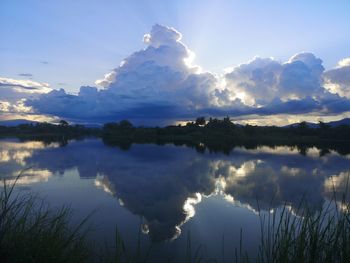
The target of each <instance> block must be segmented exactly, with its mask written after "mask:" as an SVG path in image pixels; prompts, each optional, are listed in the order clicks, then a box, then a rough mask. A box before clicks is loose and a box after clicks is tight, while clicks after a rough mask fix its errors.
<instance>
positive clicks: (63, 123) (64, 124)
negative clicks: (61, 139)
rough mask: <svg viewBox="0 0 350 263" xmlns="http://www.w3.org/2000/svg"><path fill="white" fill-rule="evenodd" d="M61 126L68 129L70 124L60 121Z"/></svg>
mask: <svg viewBox="0 0 350 263" xmlns="http://www.w3.org/2000/svg"><path fill="white" fill-rule="evenodd" d="M59 125H60V126H63V127H67V126H68V125H69V123H68V122H67V121H65V120H60V122H59Z"/></svg>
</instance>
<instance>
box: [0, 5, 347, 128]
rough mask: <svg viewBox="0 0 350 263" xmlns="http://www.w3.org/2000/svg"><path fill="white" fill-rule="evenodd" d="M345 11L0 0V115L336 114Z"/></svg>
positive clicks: (340, 110)
mask: <svg viewBox="0 0 350 263" xmlns="http://www.w3.org/2000/svg"><path fill="white" fill-rule="evenodd" d="M349 12H350V2H349V1H337V0H335V1H322V0H319V1H314V0H310V1H298V0H297V1H277V0H270V1H243V0H242V1H234V0H218V1H210V0H201V1H199V0H193V1H188V0H187V1H185V0H180V1H179V0H176V1H172V0H169V1H160V0H159V1H133V0H128V1H126V0H125V1H117V0H114V1H112V0H108V1H106V0H105V1H104V0H102V1H101V0H100V1H80V0H76V1H66V0H61V1H35V0H27V1H24V0H22V1H20V0H1V1H0V34H1V36H2V37H1V41H0V119H2V120H4V119H16V118H17V119H18V118H26V119H35V120H46V119H47V120H49V119H51V120H53V119H59V118H65V119H68V120H70V121H72V122H86V123H88V122H97V123H102V122H105V121H111V120H116V121H117V120H120V119H123V118H129V119H132V120H134V121H135V122H136V123H140V124H147V123H150V124H152V123H161V122H164V121H165V120H166V122H174V121H175V122H176V121H182V120H187V119H191V118H193V117H195V116H198V115H205V116H225V115H229V116H232V117H233V118H234V119H237V120H239V121H241V122H249V123H253V124H255V123H256V124H276V125H284V124H285V123H286V122H288V123H289V122H294V121H300V120H308V121H318V120H326V121H327V120H334V119H340V118H343V117H348V116H350V115H349V111H350V102H348V99H349V98H350V77H349V74H350V69H349V68H350V60H347V58H349V57H350V48H349V47H350V30H349V28H350V16H349V15H348V14H349ZM147 34H149V39H148V41H147V37H146V38H145V37H144V36H145V35H147ZM189 57H190V58H192V60H191V59H189ZM123 61H124V62H123ZM184 61H185V62H184ZM125 62H126V63H125ZM183 62H184V63H183ZM121 63H122V64H121ZM123 63H124V65H123ZM108 73H111V74H109V75H107V77H105V74H108ZM99 80H100V81H99ZM67 105H68V106H70V107H67ZM68 108H69V110H68ZM271 116H273V118H272V119H271Z"/></svg>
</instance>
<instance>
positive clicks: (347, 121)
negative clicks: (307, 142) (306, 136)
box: [327, 118, 350, 127]
mask: <svg viewBox="0 0 350 263" xmlns="http://www.w3.org/2000/svg"><path fill="white" fill-rule="evenodd" d="M327 124H329V125H331V126H332V127H336V126H340V125H350V118H345V119H342V120H339V121H331V122H328V123H327Z"/></svg>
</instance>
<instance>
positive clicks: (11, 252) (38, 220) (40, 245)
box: [0, 178, 91, 263]
mask: <svg viewBox="0 0 350 263" xmlns="http://www.w3.org/2000/svg"><path fill="white" fill-rule="evenodd" d="M17 180H18V178H17ZM14 186H15V183H14V184H12V185H10V186H8V185H7V184H6V182H5V181H4V184H3V190H2V192H1V194H0V261H1V262H3V263H6V262H11V263H17V262H26V263H31V262H33V263H34V262H35V263H38V262H87V261H88V260H87V259H89V258H90V257H91V251H90V249H89V247H88V245H87V241H86V231H84V230H83V226H84V225H85V223H86V220H87V219H85V220H83V221H82V222H81V223H80V224H79V225H77V226H75V227H71V224H70V218H71V210H70V209H69V208H68V207H62V208H60V209H59V210H55V211H52V210H50V209H49V208H48V207H47V205H45V203H44V202H43V201H41V200H40V199H39V198H37V197H34V196H32V195H16V196H15V195H14V192H13V191H14Z"/></svg>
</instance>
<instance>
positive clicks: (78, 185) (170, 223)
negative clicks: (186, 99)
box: [0, 139, 350, 261]
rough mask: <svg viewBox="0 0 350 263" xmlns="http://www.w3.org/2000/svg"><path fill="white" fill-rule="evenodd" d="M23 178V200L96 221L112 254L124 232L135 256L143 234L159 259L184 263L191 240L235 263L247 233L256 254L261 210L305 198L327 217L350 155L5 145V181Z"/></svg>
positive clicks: (0, 160)
mask: <svg viewBox="0 0 350 263" xmlns="http://www.w3.org/2000/svg"><path fill="white" fill-rule="evenodd" d="M300 152H302V154H301V153H300ZM24 168H29V169H28V170H26V172H25V173H24V175H23V176H22V177H21V178H20V180H19V182H18V188H17V191H21V192H25V193H28V192H32V193H35V194H38V195H39V196H40V197H42V198H44V199H45V200H47V201H48V202H49V204H50V205H51V206H52V207H59V206H61V205H64V204H65V205H67V204H68V205H70V206H71V207H72V209H73V210H74V215H73V222H77V221H79V220H80V219H82V218H84V217H85V216H87V215H88V214H89V213H91V211H94V213H93V216H92V218H91V221H90V223H91V225H92V226H93V229H94V231H93V232H92V233H91V238H92V239H94V240H96V243H100V244H103V242H106V243H107V244H111V246H112V245H113V242H114V235H115V227H116V225H117V226H118V229H119V230H120V232H121V235H122V237H123V239H124V240H125V242H126V243H127V246H128V247H130V249H133V248H134V247H135V246H136V240H137V236H138V230H139V228H140V226H141V229H142V234H141V239H142V245H143V247H148V246H149V245H151V244H152V247H153V249H152V254H151V257H156V258H159V259H160V258H163V259H164V258H168V257H170V258H173V259H174V258H175V259H178V260H181V257H183V256H184V254H185V253H184V249H185V247H186V239H187V236H188V233H190V235H191V239H192V243H193V246H196V245H198V244H202V245H204V247H205V251H206V253H207V255H208V256H211V257H216V258H219V259H222V257H223V255H224V257H225V259H230V258H232V257H233V255H234V248H235V247H238V246H239V240H240V231H241V229H242V231H243V236H244V239H243V243H244V247H245V249H246V250H248V252H250V253H253V251H255V249H256V245H257V241H258V238H259V234H258V233H259V229H260V228H259V218H258V215H257V210H258V206H257V203H259V206H260V209H262V210H263V212H264V213H268V211H272V210H276V209H277V211H278V208H279V207H280V206H281V205H283V204H285V203H287V204H288V205H290V207H291V211H293V212H296V207H298V205H299V203H300V201H301V199H303V198H304V199H307V200H308V203H309V205H310V206H311V207H312V208H314V209H318V208H320V207H322V205H324V204H325V202H327V200H329V199H330V198H331V197H332V194H333V186H334V187H335V188H336V189H337V190H339V191H341V190H342V188H343V187H344V186H345V183H346V178H347V173H348V170H349V168H350V155H340V154H338V153H336V152H334V151H325V150H324V149H323V150H322V151H321V150H319V149H317V148H309V149H307V150H306V151H305V149H303V151H300V150H298V149H296V148H290V147H275V148H270V147H266V146H264V147H258V148H256V149H250V150H247V149H246V148H244V147H238V148H235V149H234V150H233V151H232V152H231V153H230V154H229V155H226V154H223V153H209V152H208V151H205V152H204V153H201V152H198V151H196V150H195V149H193V148H187V147H185V146H174V145H164V146H159V145H150V144H149V145H132V147H131V148H129V149H127V150H126V149H120V148H118V147H111V146H108V145H105V144H104V143H103V142H102V141H101V140H99V139H86V140H83V141H71V142H69V143H68V144H59V143H51V144H44V143H43V142H37V141H25V142H20V141H19V140H17V139H3V140H0V177H1V178H6V179H8V180H13V178H14V177H15V176H16V175H17V174H18V173H19V172H20V171H21V170H22V169H24ZM223 250H224V253H223ZM160 261H162V260H160Z"/></svg>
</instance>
